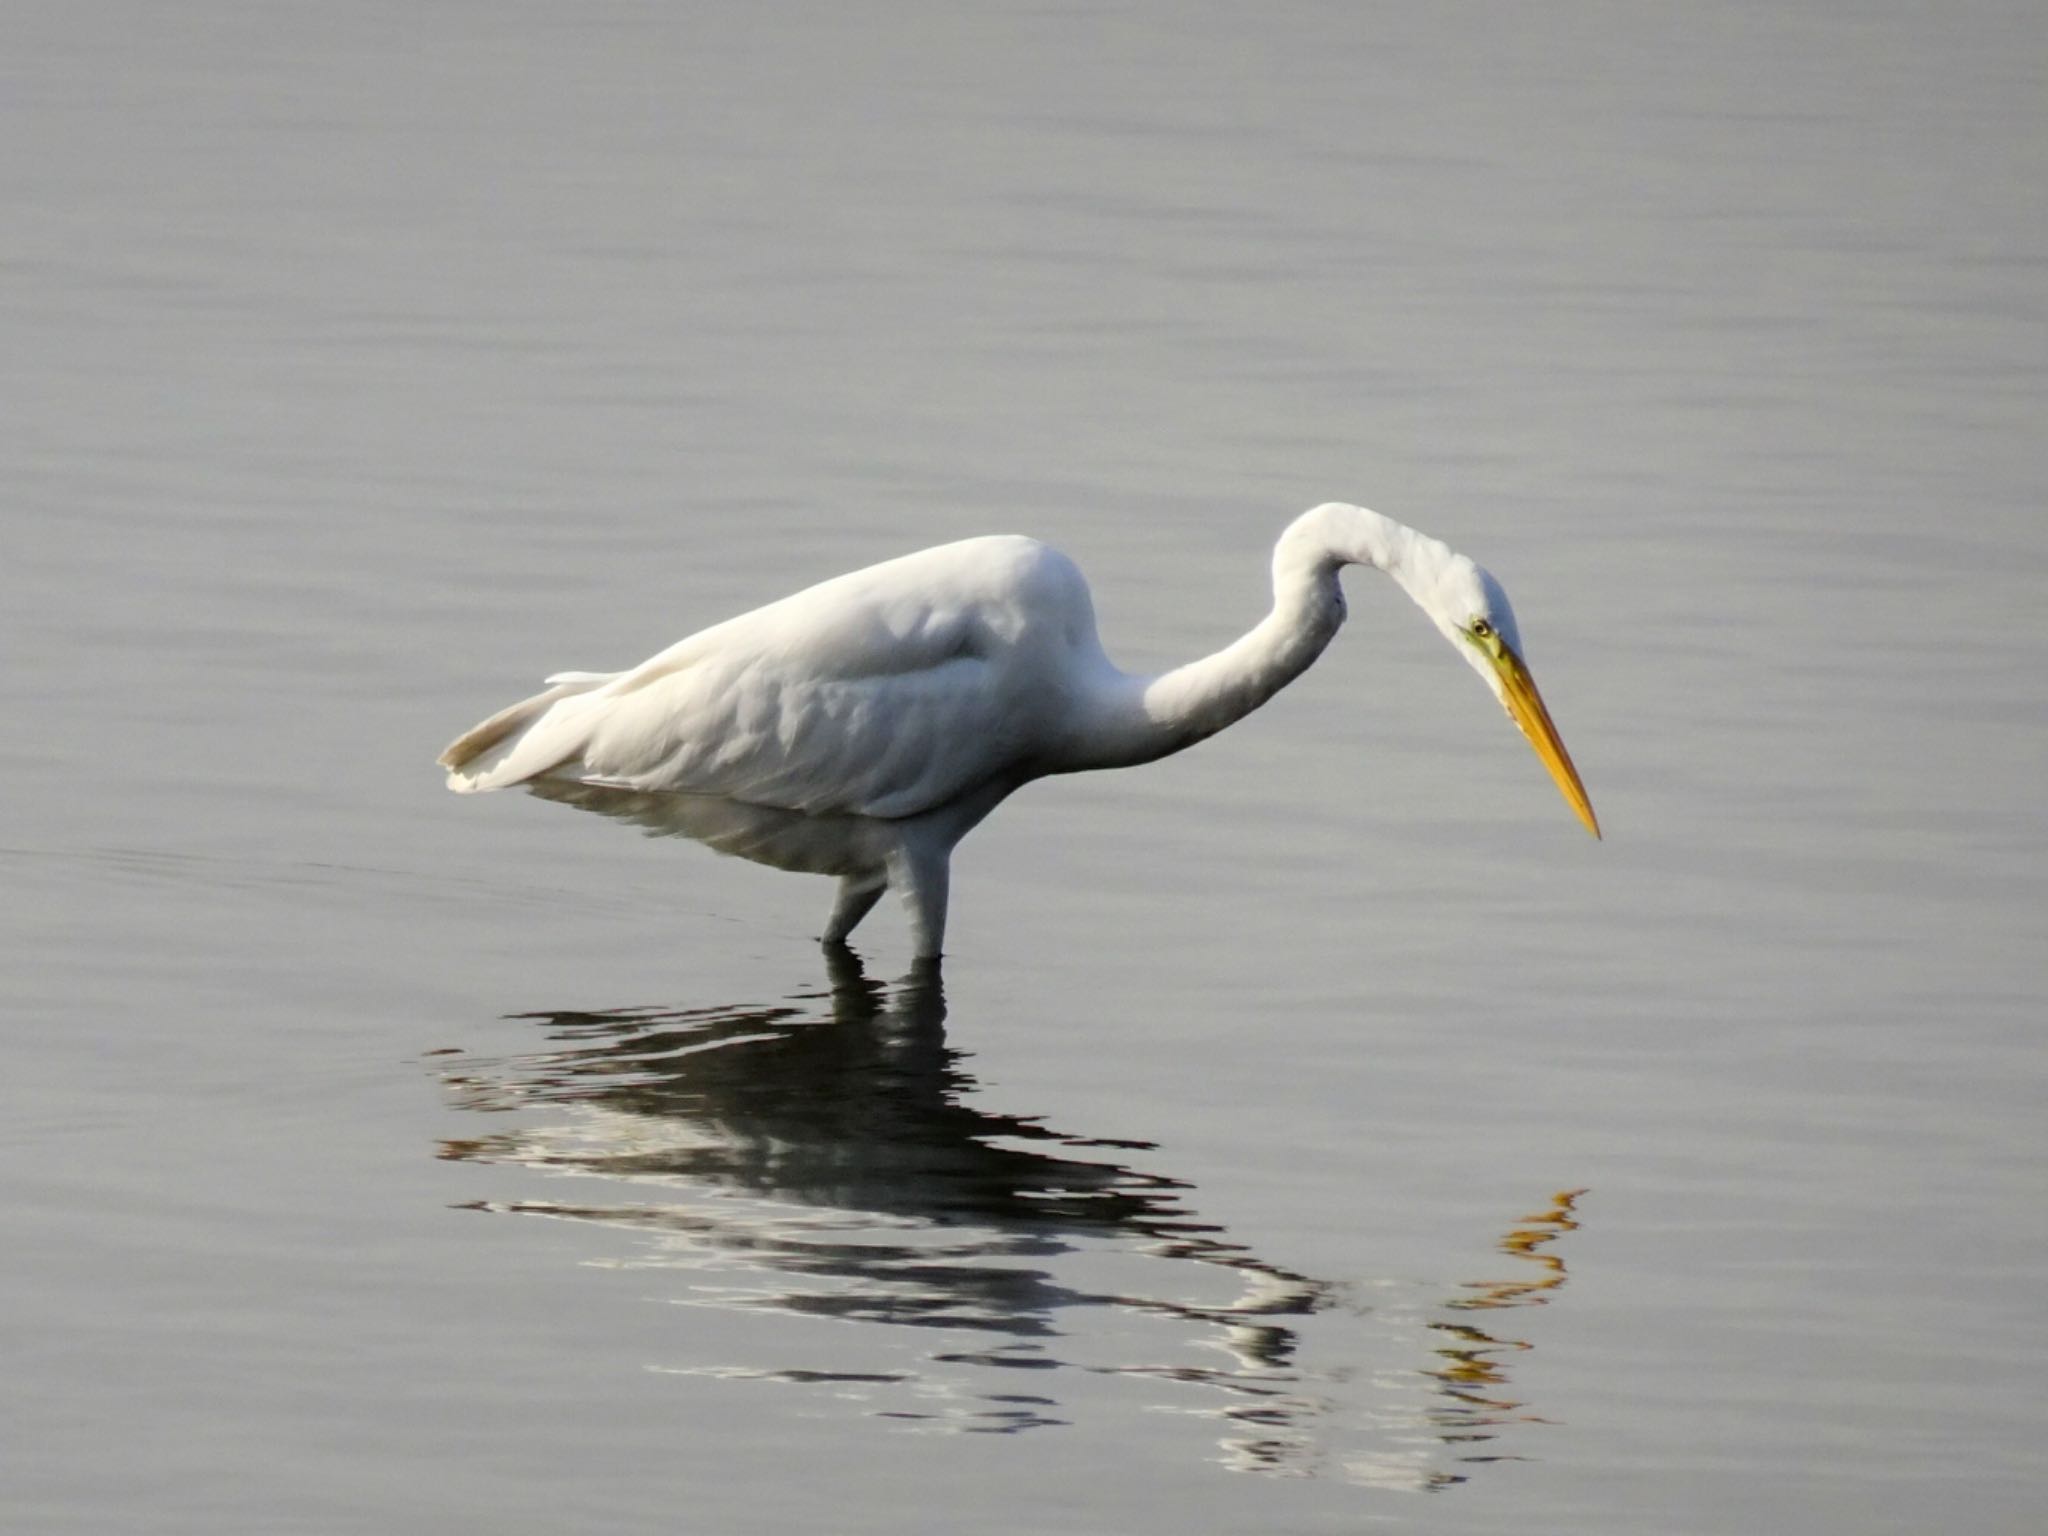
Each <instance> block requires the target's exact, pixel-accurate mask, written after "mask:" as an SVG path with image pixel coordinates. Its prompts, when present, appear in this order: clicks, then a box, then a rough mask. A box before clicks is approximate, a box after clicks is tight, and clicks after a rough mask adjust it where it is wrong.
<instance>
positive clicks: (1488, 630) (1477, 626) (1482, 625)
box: [1472, 619, 1493, 640]
mask: <svg viewBox="0 0 2048 1536" xmlns="http://www.w3.org/2000/svg"><path fill="white" fill-rule="evenodd" d="M1472 633H1473V634H1475V635H1477V636H1478V637H1479V638H1480V639H1481V640H1484V639H1485V638H1486V637H1487V636H1488V635H1490V634H1492V633H1493V626H1492V625H1491V624H1489V623H1487V622H1486V620H1484V619H1474V620H1473V621H1472Z"/></svg>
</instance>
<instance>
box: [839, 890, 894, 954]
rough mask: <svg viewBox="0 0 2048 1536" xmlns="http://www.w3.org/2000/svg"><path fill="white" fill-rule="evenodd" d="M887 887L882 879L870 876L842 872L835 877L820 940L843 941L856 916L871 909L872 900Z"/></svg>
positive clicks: (873, 902) (874, 901)
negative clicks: (836, 887) (834, 895)
mask: <svg viewBox="0 0 2048 1536" xmlns="http://www.w3.org/2000/svg"><path fill="white" fill-rule="evenodd" d="M888 888H889V882H888V881H887V880H886V879H878V878H876V877H874V876H862V875H842V876H841V877H840V880H839V896H838V899H837V900H835V901H834V902H833V903H832V916H831V918H830V919H829V920H828V921H827V922H826V924H825V936H824V941H825V942H826V943H827V944H844V943H845V942H846V936H847V935H848V934H849V933H851V932H853V930H854V929H855V928H856V927H858V926H859V924H860V920H861V919H862V918H864V917H866V916H867V915H868V913H869V912H871V911H872V910H874V905H875V903H876V902H878V901H880V900H881V899H882V892H884V891H886V890H887V889H888Z"/></svg>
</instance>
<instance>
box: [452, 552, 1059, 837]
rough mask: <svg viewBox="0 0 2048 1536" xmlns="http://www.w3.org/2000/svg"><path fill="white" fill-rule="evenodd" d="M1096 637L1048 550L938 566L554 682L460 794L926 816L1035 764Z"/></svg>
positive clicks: (926, 560)
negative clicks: (534, 783)
mask: <svg viewBox="0 0 2048 1536" xmlns="http://www.w3.org/2000/svg"><path fill="white" fill-rule="evenodd" d="M1083 620H1085V623H1083V622H1080V621H1083ZM1082 632H1085V634H1086V635H1087V637H1088V639H1089V641H1090V643H1092V641H1093V616H1092V612H1090V611H1089V605H1088V597H1087V589H1086V587H1085V585H1084V584H1082V583H1081V579H1080V576H1079V573H1078V572H1077V571H1075V570H1074V569H1073V567H1072V565H1071V563H1069V562H1068V561H1066V559H1065V557H1063V556H1060V555H1058V554H1057V553H1056V552H1054V551H1052V550H1049V549H1047V548H1045V547H1044V546H1043V545H1039V544H1037V543H1035V542H1034V541H1031V540H1026V539H1015V538H1007V537H1000V538H991V539H976V540H970V541H967V542H966V543H963V544H955V545H947V546H944V547H942V548H939V549H934V550H926V551H924V552H922V553H921V554H917V555H911V556H906V557H905V558H903V559H901V560H894V561H890V562H888V563H887V564H884V565H879V566H873V567H870V568H868V569H867V570H863V571H856V572H853V573H852V574H851V575H848V576H842V577H839V578H837V579H835V580H833V581H829V582H826V583H823V584H822V585H820V586H817V587H813V588H811V589H809V590H807V591H804V592H800V593H798V594H796V595H795V596H794V597H790V598H785V599H784V600H783V601H781V602H779V603H772V604H770V605H768V606H767V607H765V608H760V609H756V610H755V611H754V612H752V613H749V614H744V615H742V616H741V617H739V618H736V619H732V620H729V621H728V622H726V623H724V624H719V625H716V626H714V627H712V628H710V629H706V630H702V631H699V632H698V633H697V634H694V635H691V636H689V637H688V638H686V639H684V640H681V641H679V642H677V643H676V644H675V645H673V646H670V647H669V648H668V649H667V650H665V651H663V652H661V653H660V654H658V655H656V656H653V657H650V658H649V659H648V660H647V661H645V662H643V663H641V664H640V665H639V666H637V667H635V668H633V669H631V670H630V671H627V672H622V673H617V674H609V675H607V674H602V673H565V674H558V675H557V678H556V679H554V680H551V681H555V682H556V683H557V687H556V688H555V689H553V690H551V692H552V693H555V694H556V695H557V696H556V697H553V698H550V697H549V696H548V695H541V696H539V697H538V698H536V699H534V700H530V701H528V704H527V705H526V706H515V708H514V710H513V711H506V712H503V713H502V714H501V715H500V716H498V717H494V719H493V721H492V722H488V723H487V725H488V726H489V727H490V728H491V729H494V730H496V729H498V726H499V722H501V721H502V722H504V724H503V729H501V730H498V734H497V735H496V736H495V737H492V738H491V742H490V745H491V750H490V751H489V752H488V753H487V754H479V755H478V756H477V761H475V762H474V763H471V764H467V765H466V768H465V772H464V774H463V778H464V780H465V782H463V783H461V784H459V785H458V786H457V787H462V788H476V789H494V788H499V787H502V786H503V785H507V784H516V783H520V782H523V781H524V780H527V779H531V778H535V777H540V776H546V777H549V778H553V779H565V780H573V781H580V782H584V783H590V784H600V785H608V786H615V787H618V788H622V789H631V790H640V791H656V790H659V791H673V792H681V793H687V794H700V795H719V796H727V797H730V798H732V799H735V800H743V801H747V802H750V803H752V804H756V805H763V806H771V807H779V808H783V809H787V810H794V811H803V812H807V813H813V814H823V813H830V812H839V813H851V814H858V815H868V816H883V817H900V816H910V815H915V814H917V813H919V812H921V811H924V810H928V809H930V808H932V807H934V806H936V805H939V804H942V803H944V802H945V801H947V800H949V799H951V798H953V797H954V796H957V795H959V794H962V793H964V792H966V791H967V790H970V789H973V788H975V787H977V786H979V785H981V784H983V783H985V782H987V781H988V780H989V779H990V778H992V777H994V776H996V775H997V774H1000V773H1003V772H1005V771H1007V770H1010V769H1012V768H1014V767H1015V766H1016V765H1017V764H1018V763H1019V761H1020V760H1021V759H1023V758H1024V757H1025V756H1026V755H1027V754H1028V753H1029V751H1030V749H1031V741H1032V732H1033V727H1034V722H1035V721H1037V720H1039V719H1042V718H1043V717H1044V711H1045V709H1046V708H1047V707H1048V705H1049V702H1050V701H1051V699H1052V698H1053V696H1054V695H1055V694H1056V693H1057V688H1058V681H1059V678H1060V676H1061V675H1062V672H1061V663H1062V662H1063V660H1064V659H1065V653H1066V652H1067V651H1068V650H1069V649H1070V648H1071V646H1072V644H1073V642H1074V639H1075V637H1076V636H1077V635H1078V634H1080V633H1082ZM563 684H566V685H567V689H564V688H563V687H562V686H561V685H563ZM567 690H574V691H567ZM544 701H545V702H544ZM522 710H523V711H525V713H523V714H522V713H519V711H522ZM507 717H512V718H510V719H508V718H507ZM522 725H523V730H521V729H520V727H521V726H522ZM513 731H519V734H518V735H516V736H514V735H512V734H511V733H512V732H513ZM484 734H485V728H479V730H478V731H477V732H473V733H472V738H475V737H478V736H481V735H484ZM452 768H453V765H451V770H452ZM479 770H480V771H479ZM450 777H451V783H452V782H454V781H455V778H456V774H455V773H454V772H453V771H451V775H450Z"/></svg>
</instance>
